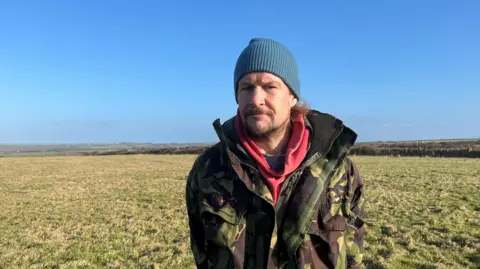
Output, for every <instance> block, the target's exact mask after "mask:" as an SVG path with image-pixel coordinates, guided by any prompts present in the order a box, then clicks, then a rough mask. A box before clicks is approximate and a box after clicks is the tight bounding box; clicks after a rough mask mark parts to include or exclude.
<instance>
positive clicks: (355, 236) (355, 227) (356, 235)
mask: <svg viewBox="0 0 480 269" xmlns="http://www.w3.org/2000/svg"><path fill="white" fill-rule="evenodd" d="M346 161H347V176H348V181H349V183H350V184H349V190H348V191H347V194H348V197H347V198H346V202H347V203H346V204H347V208H346V211H347V212H348V216H349V219H348V225H347V231H346V237H345V238H346V246H347V268H355V269H358V268H364V264H363V255H364V253H365V248H364V245H365V239H364V235H365V223H364V219H365V190H364V186H363V180H362V177H361V176H360V173H359V170H358V168H357V167H356V165H355V164H354V163H353V161H352V160H351V159H349V158H346Z"/></svg>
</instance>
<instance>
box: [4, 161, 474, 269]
mask: <svg viewBox="0 0 480 269" xmlns="http://www.w3.org/2000/svg"><path fill="white" fill-rule="evenodd" d="M194 158H195V156H189V155H182V156H165V155H154V156H152V155H128V156H95V157H94V156H88V157H86V156H84V157H65V156H64V157H61V156H58V157H45V158H0V169H1V173H0V204H1V210H0V267H1V268H3V267H2V266H4V268H150V267H151V266H153V265H154V264H156V265H158V268H194V265H193V259H192V256H191V253H190V248H189V239H188V225H187V218H186V215H185V213H186V212H185V202H184V186H185V177H186V175H187V173H188V171H189V169H190V167H191V165H192V162H193V160H194ZM354 160H355V161H356V162H357V164H358V166H359V168H360V171H361V174H362V176H363V178H364V182H365V188H366V195H367V199H368V202H367V213H368V217H367V222H368V225H367V234H366V241H367V246H366V250H367V253H366V255H365V260H366V264H367V268H480V266H479V265H480V256H479V254H478V253H480V202H479V201H480V160H478V159H454V158H448V159H442V158H407V157H401V158H392V157H360V156H359V157H354Z"/></svg>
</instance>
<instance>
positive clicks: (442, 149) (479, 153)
mask: <svg viewBox="0 0 480 269" xmlns="http://www.w3.org/2000/svg"><path fill="white" fill-rule="evenodd" d="M207 148H208V146H184V147H166V148H134V149H120V150H114V151H93V152H89V153H85V155H126V154H200V153H202V152H203V151H204V150H206V149H207ZM350 155H361V156H362V155H363V156H421V157H427V156H428V157H463V158H480V139H478V140H453V141H418V142H375V143H359V144H358V145H355V146H354V147H353V148H352V149H351V151H350Z"/></svg>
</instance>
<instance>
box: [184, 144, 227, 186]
mask: <svg viewBox="0 0 480 269" xmlns="http://www.w3.org/2000/svg"><path fill="white" fill-rule="evenodd" d="M226 167H228V158H226V156H225V153H224V149H223V144H222V143H221V142H217V143H216V144H213V145H211V146H209V147H208V148H207V149H205V150H204V151H203V152H202V153H200V154H199V155H198V156H197V157H196V158H195V161H194V162H193V165H192V168H191V170H190V175H189V178H204V177H206V176H208V175H212V174H217V173H221V172H222V171H225V169H226Z"/></svg>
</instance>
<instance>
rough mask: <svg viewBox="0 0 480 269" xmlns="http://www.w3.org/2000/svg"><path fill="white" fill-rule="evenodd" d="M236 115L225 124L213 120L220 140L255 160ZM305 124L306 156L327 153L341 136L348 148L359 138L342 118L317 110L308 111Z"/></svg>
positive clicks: (246, 158) (235, 151) (243, 155)
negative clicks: (241, 136)
mask: <svg viewBox="0 0 480 269" xmlns="http://www.w3.org/2000/svg"><path fill="white" fill-rule="evenodd" d="M235 117H236V116H233V117H231V118H230V119H228V120H227V121H225V122H224V123H223V124H221V123H220V119H216V120H215V121H214V122H213V127H214V129H215V131H216V133H217V136H218V138H219V139H220V142H221V143H222V144H223V145H224V146H225V147H227V148H228V149H229V150H231V151H232V152H233V153H235V154H236V155H237V156H238V157H239V158H240V159H241V160H242V161H246V162H253V160H252V159H251V158H250V157H249V156H248V154H247V152H246V151H245V150H244V149H243V148H242V146H241V144H240V141H239V138H238V135H237V134H236V132H235ZM305 124H306V126H307V128H310V131H311V135H310V146H309V151H308V153H307V157H306V158H308V156H312V155H313V154H319V155H320V156H325V155H327V154H328V153H329V151H330V149H331V148H332V145H333V144H334V143H336V142H338V141H337V140H338V139H339V138H340V140H341V143H343V144H344V145H343V146H345V147H346V148H350V147H351V146H353V145H354V144H355V141H356V139H357V134H356V133H355V132H354V131H353V130H352V129H350V128H349V127H347V126H345V125H344V124H343V122H342V121H341V120H340V119H338V118H336V117H334V116H332V115H330V114H327V113H322V112H320V111H317V110H310V111H309V112H308V114H307V115H306V116H305Z"/></svg>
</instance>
